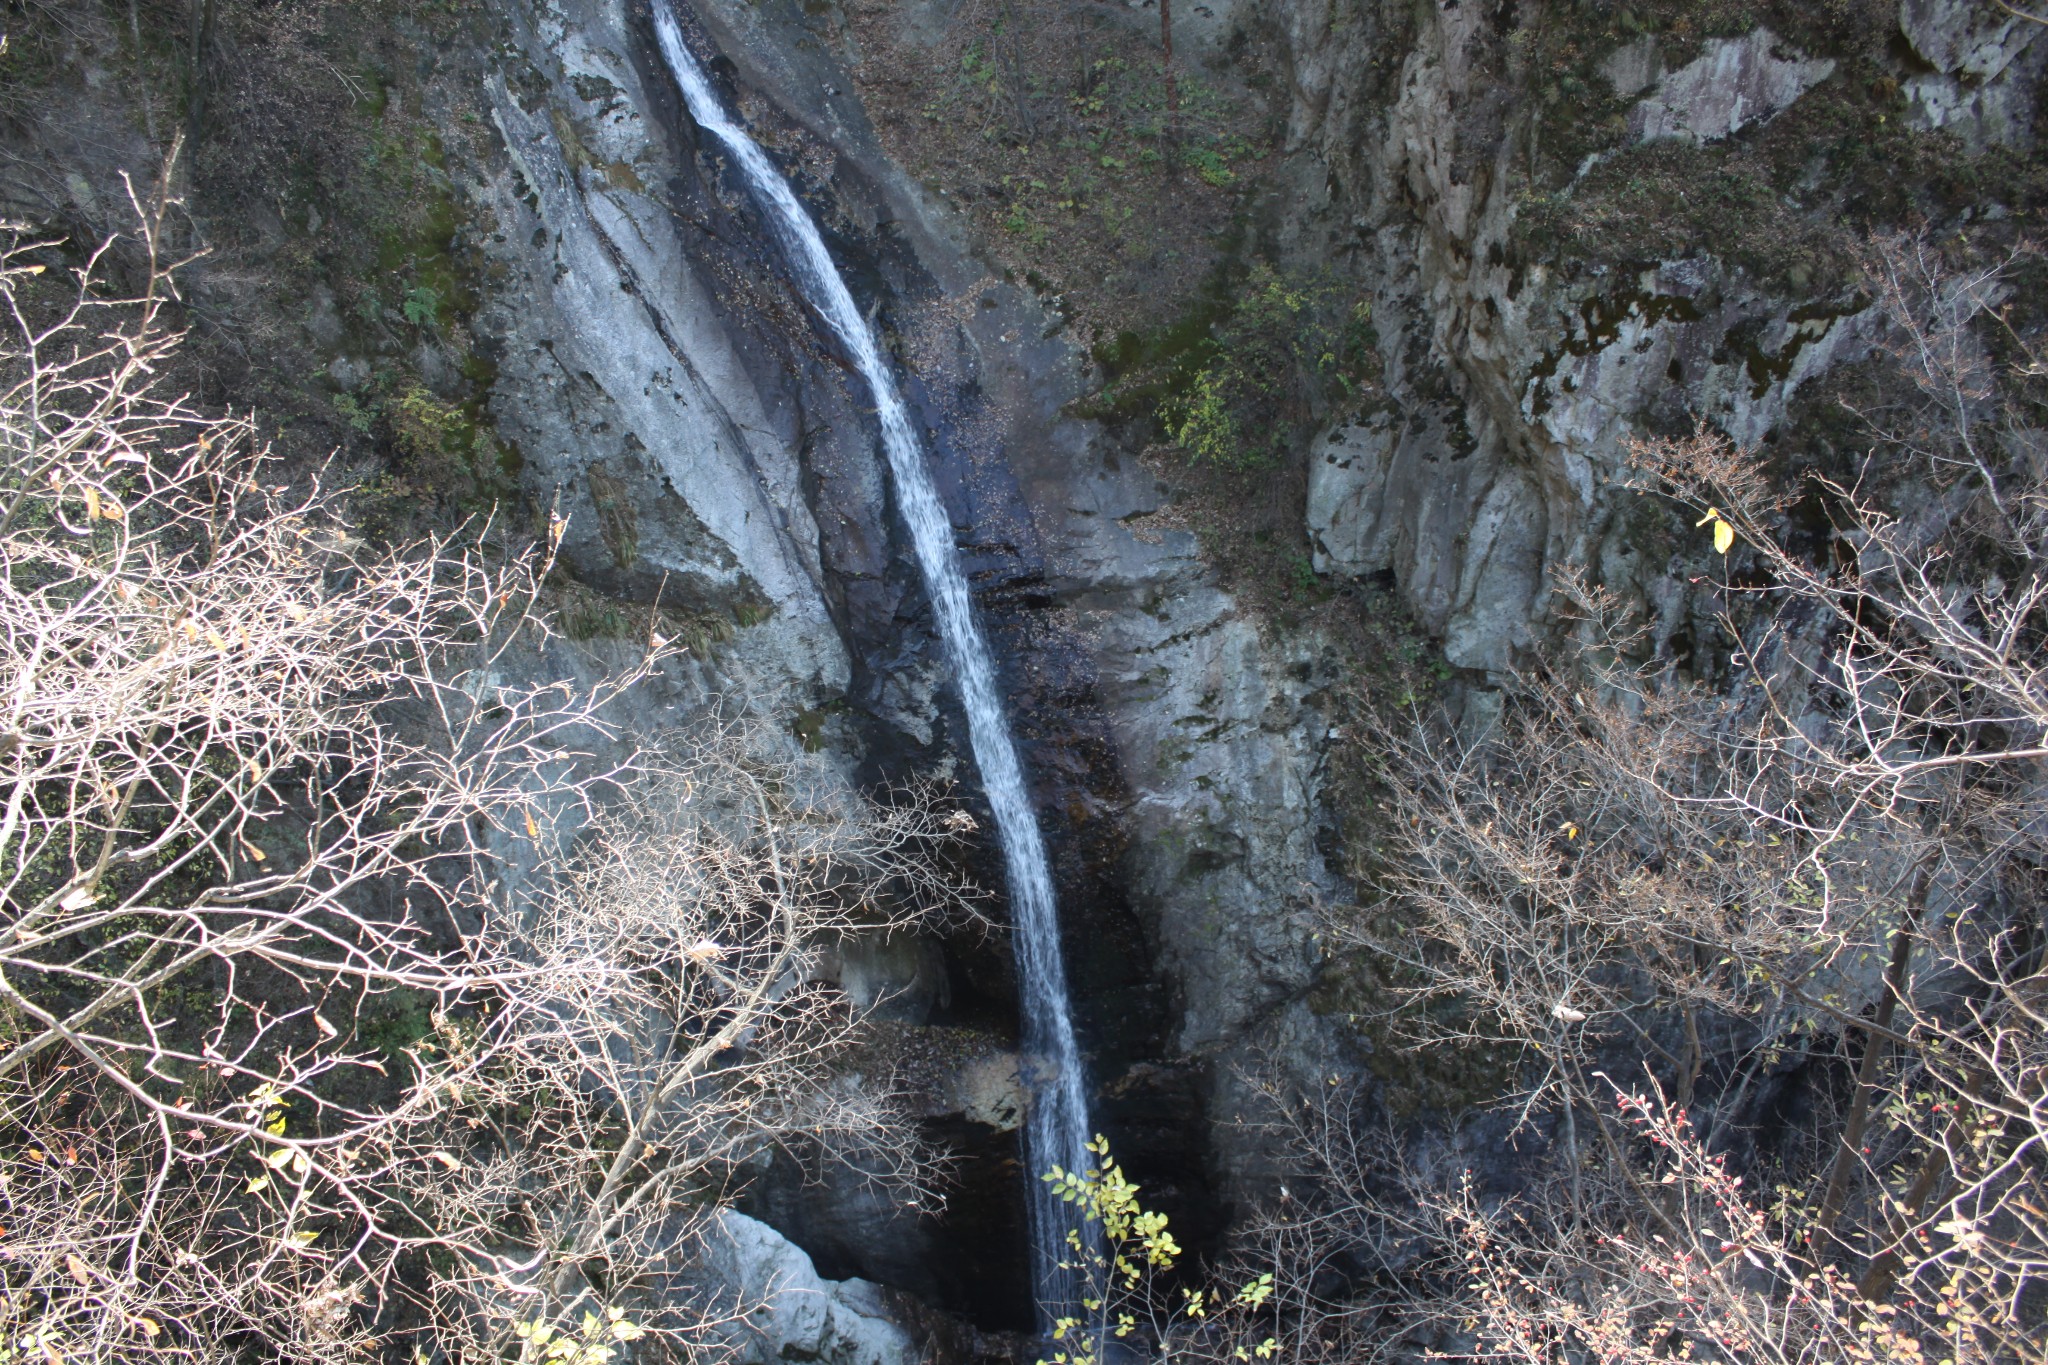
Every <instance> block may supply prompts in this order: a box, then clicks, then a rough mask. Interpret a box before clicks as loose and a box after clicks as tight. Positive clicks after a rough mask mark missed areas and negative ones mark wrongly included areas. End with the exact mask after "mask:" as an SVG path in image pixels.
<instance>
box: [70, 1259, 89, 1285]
mask: <svg viewBox="0 0 2048 1365" xmlns="http://www.w3.org/2000/svg"><path fill="white" fill-rule="evenodd" d="M64 1268H65V1269H66V1270H68V1271H70V1272H71V1278H72V1279H74V1280H76V1281H78V1282H79V1283H80V1284H81V1285H89V1284H91V1283H92V1272H91V1271H90V1270H87V1269H86V1268H85V1262H84V1261H81V1260H79V1259H78V1257H77V1256H76V1255H68V1256H66V1257H65V1258H64Z"/></svg>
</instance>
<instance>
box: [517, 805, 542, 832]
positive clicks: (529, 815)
mask: <svg viewBox="0 0 2048 1365" xmlns="http://www.w3.org/2000/svg"><path fill="white" fill-rule="evenodd" d="M520 814H521V815H524V816H525V817H526V837H527V838H529V839H538V838H540V826H538V825H536V824H534V823H533V812H532V811H530V810H529V811H521V812H520Z"/></svg>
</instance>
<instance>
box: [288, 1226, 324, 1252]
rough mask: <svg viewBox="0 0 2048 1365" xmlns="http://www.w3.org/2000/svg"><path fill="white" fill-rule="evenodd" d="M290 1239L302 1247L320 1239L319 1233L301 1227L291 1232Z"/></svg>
mask: <svg viewBox="0 0 2048 1365" xmlns="http://www.w3.org/2000/svg"><path fill="white" fill-rule="evenodd" d="M292 1240H293V1241H294V1242H297V1243H298V1244H299V1245H300V1246H302V1247H309V1246H311V1245H313V1243H315V1242H317V1241H319V1240H320V1234H319V1233H317V1232H314V1231H313V1230H312V1229H311V1228H301V1229H299V1230H298V1231H297V1232H295V1233H293V1234H292Z"/></svg>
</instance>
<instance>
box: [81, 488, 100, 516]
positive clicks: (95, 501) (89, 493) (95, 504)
mask: <svg viewBox="0 0 2048 1365" xmlns="http://www.w3.org/2000/svg"><path fill="white" fill-rule="evenodd" d="M99 516H100V490H99V489H97V488H94V487H93V486H92V485H91V484H87V485H86V488H85V519H86V520H87V521H98V520H99Z"/></svg>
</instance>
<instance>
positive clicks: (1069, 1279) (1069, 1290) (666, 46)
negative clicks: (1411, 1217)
mask: <svg viewBox="0 0 2048 1365" xmlns="http://www.w3.org/2000/svg"><path fill="white" fill-rule="evenodd" d="M654 27H655V34H656V37H657V39H658V40H659V42H660V44H661V53H662V57H663V59H664V60H666V61H667V63H668V68H669V72H670V74H672V75H673V76H674V77H675V81H676V85H677V87H678V88H679V89H680V90H681V91H682V95H683V102H684V103H685V104H687V105H688V106H689V110H690V117H691V118H693V119H695V120H696V121H697V125H698V126H699V127H700V128H702V129H704V130H705V131H706V132H708V133H710V134H711V135H712V136H713V137H715V138H717V139H718V140H719V142H721V143H722V144H724V146H725V149H726V151H727V152H728V153H730V154H731V156H732V158H733V161H734V162H735V163H736V164H737V165H738V167H739V169H740V173H741V174H742V175H743V176H745V178H746V181H747V185H748V187H749V189H750V190H751V191H752V192H753V194H754V196H755V198H756V200H757V201H758V202H759V203H760V206H761V210H762V212H763V214H764V216H765V217H766V218H767V220H768V224H769V227H770V230H771V231H773V232H774V234H775V237H776V239H777V241H778V242H779V243H780V245H781V247H782V249H783V251H784V252H785V254H786V255H787V256H788V258H789V262H790V265H791V268H792V269H793V271H794V272H795V275H796V278H797V283H798V285H799V286H800V287H801V288H802V289H803V291H804V293H805V294H806V295H807V296H808V298H809V300H810V303H811V306H812V307H813V308H815V309H817V310H818V313H819V315H820V316H821V317H823V318H824V320H825V323H826V325H827V326H829V327H830V328H831V329H832V330H833V332H834V333H835V334H837V335H838V337H839V339H840V341H841V343H843V344H844V345H845V347H846V349H847V351H848V352H849V353H850V354H851V356H852V357H853V361H854V364H855V365H856V366H857V367H858V368H859V369H860V372H861V376H862V378H864V379H866V380H867V384H868V388H869V390H870V391H871V392H872V393H873V394H874V399H875V411H876V414H877V416H878V417H879V418H880V419H881V427H882V447H883V450H884V451H885V453H886V454H887V456H888V460H889V469H890V473H891V474H892V475H893V477H894V479H895V483H896V501H897V505H898V507H899V509H900V510H901V511H902V513H903V520H904V521H905V522H906V523H907V524H908V525H909V528H910V538H911V542H912V544H913V545H914V546H915V548H916V552H917V561H918V566H919V568H920V569H922V570H923V573H924V582H925V590H926V591H927V592H928V593H929V594H930V595H931V601H932V609H933V611H934V612H935V613H936V614H937V616H938V624H939V638H940V639H941V641H942V642H943V643H944V645H945V649H946V655H947V658H948V659H949V661H950V662H951V663H952V665H953V671H954V675H955V676H956V677H957V678H958V679H959V682H960V693H961V700H962V702H963V703H964V704H965V708H966V711H967V732H968V741H969V743H970V744H971V745H972V746H973V749H974V761H975V763H976V765H977V766H979V767H980V769H981V780H982V784H983V786H984V787H985V788H986V789H987V792H988V802H989V806H990V808H991V810H992V812H993V814H994V816H995V822H996V833H997V835H998V837H999V838H1000V840H1001V842H1002V848H1003V859H1004V863H1005V866H1006V868H1007V870H1008V874H1009V884H1010V905H1011V917H1012V919H1013V921H1014V931H1013V932H1014V939H1015V946H1016V954H1017V985H1018V990H1019V993H1020V994H1021V996H1022V997H1023V1002H1024V1004H1023V1012H1024V1048H1025V1052H1026V1055H1027V1056H1029V1057H1030V1058H1032V1059H1033V1062H1034V1065H1033V1067H1032V1068H1031V1069H1032V1070H1033V1071H1035V1072H1036V1074H1035V1075H1031V1076H1027V1077H1026V1082H1027V1084H1029V1085H1030V1087H1031V1092H1032V1099H1031V1106H1030V1113H1029V1116H1028V1118H1027V1119H1026V1123H1025V1155H1026V1159H1027V1161H1028V1164H1029V1166H1030V1174H1031V1176H1032V1179H1031V1181H1030V1186H1031V1188H1030V1190H1029V1192H1028V1194H1027V1198H1028V1199H1029V1201H1030V1208H1031V1256H1032V1276H1033V1289H1034V1291H1035V1293H1036V1295H1037V1300H1038V1308H1039V1313H1040V1315H1041V1318H1042V1319H1044V1321H1045V1323H1046V1324H1047V1325H1049V1324H1050V1323H1051V1321H1052V1320H1054V1319H1057V1318H1059V1317H1062V1316H1067V1315H1073V1316H1081V1313H1080V1308H1079V1305H1080V1300H1081V1292H1080V1285H1081V1280H1080V1277H1079V1276H1077V1275H1076V1274H1075V1273H1074V1272H1073V1271H1072V1270H1069V1269H1064V1268H1062V1262H1066V1261H1071V1259H1072V1252H1071V1250H1070V1248H1069V1240H1068V1239H1069V1234H1070V1233H1073V1234H1079V1235H1080V1236H1081V1237H1083V1238H1084V1239H1087V1238H1089V1236H1090V1234H1089V1232H1088V1230H1087V1229H1086V1227H1085V1226H1084V1225H1083V1224H1082V1223H1081V1221H1080V1219H1079V1218H1078V1216H1077V1214H1076V1212H1075V1210H1074V1209H1073V1207H1072V1206H1071V1205H1068V1204H1066V1203H1063V1202H1062V1201H1061V1200H1060V1199H1059V1198H1058V1197H1057V1196H1056V1195H1054V1194H1053V1192H1052V1190H1051V1188H1050V1187H1049V1186H1048V1185H1046V1184H1045V1183H1044V1182H1043V1181H1042V1180H1040V1179H1038V1178H1037V1177H1038V1176H1040V1175H1042V1174H1043V1173H1044V1172H1045V1171H1047V1170H1048V1169H1050V1168H1051V1167H1053V1166H1059V1167H1061V1168H1062V1169H1064V1170H1069V1171H1082V1170H1086V1169H1087V1167H1088V1162H1089V1158H1088V1152H1087V1148H1086V1143H1087V1140H1088V1105H1087V1099H1086V1096H1085V1093H1084V1091H1083V1088H1082V1082H1081V1058H1080V1053H1079V1052H1078V1050H1077V1049H1076V1048H1075V1045H1074V1024H1073V1018H1072V1015H1071V1014H1070V1012H1069V1010H1068V1006H1067V973H1066V967H1065V965H1064V964H1063V963H1062V961H1061V958H1060V932H1059V917H1058V913H1057V911H1056V909H1055V908H1054V904H1053V891H1052V873H1051V869H1050V867H1049V865H1048V864H1047V862H1046V856H1045V841H1044V839H1043V838H1042V836H1041V835H1040V833H1039V829H1038V818H1037V816H1035V815H1034V814H1033V813H1032V810H1031V802H1030V800H1029V798H1028V796H1027V795H1026V793H1025V788H1024V772H1023V768H1022V766H1021V765H1020V764H1019V763H1018V760H1017V749H1016V745H1015V744H1014V743H1013V742H1012V741H1011V738H1010V726H1009V721H1008V718H1007V717H1006V716H1005V715H1004V714H1003V705H1002V702H1001V700H1000V699H999V698H998V697H997V695H996V681H995V667H994V665H993V663H992V662H991V661H990V658H989V652H988V643H987V641H985V640H984V639H983V638H982V635H981V629H980V627H979V626H978V625H977V624H976V623H975V620H974V608H973V604H972V601H971V599H970V598H969V597H968V593H967V578H966V575H965V574H963V573H962V572H961V569H960V561H959V556H958V553H957V550H956V548H955V546H954V543H953V526H952V523H951V521H950V520H949V519H948V518H947V516H946V511H945V508H944V506H943V505H942V504H941V503H940V502H939V495H938V490H937V489H936V488H935V487H934V486H933V484H932V479H931V473H930V471H929V470H928V469H927V468H926V467H925V455H924V450H923V447H922V446H921V444H920V443H919V441H918V439H917V434H916V428H915V427H913V426H912V424H911V418H910V413H909V411H908V410H907V409H906V408H905V407H904V405H903V398H902V395H901V394H900V393H898V392H897V389H896V380H895V376H894V375H892V374H891V373H890V371H889V367H888V365H887V363H886V362H885V361H884V360H883V358H882V352H881V348H880V346H878V345H877V344H876V341H875V337H874V333H873V332H872V331H871V330H870V329H869V327H868V324H867V321H866V319H864V318H863V317H862V316H861V314H860V310H859V309H858V308H856V307H855V306H854V302H853V296H852V295H851V294H850V293H848V292H847V288H846V282H845V281H844V280H843V279H841V278H840V275H839V270H838V267H837V266H835V265H834V264H833V262H832V256H831V253H829V252H828V251H826V249H825V243H824V240H823V239H822V238H821V237H819V235H818V226H817V224H816V223H814V222H813V221H812V220H811V216H810V214H809V213H807V212H805V210H804V207H803V205H802V204H801V203H800V202H799V201H798V200H797V197H796V193H795V191H793V190H792V189H790V187H789V184H788V182H787V181H785V180H784V179H783V177H782V175H781V173H780V172H779V171H777V170H776V169H775V166H774V164H773V163H772V162H770V161H769V160H768V158H767V156H766V155H765V154H764V153H763V152H762V151H761V149H760V148H759V147H758V146H756V145H755V143H754V140H753V139H752V138H750V137H748V136H747V133H746V130H745V129H743V128H741V127H740V126H739V125H738V124H737V123H735V122H734V121H732V120H731V119H729V118H727V117H726V114H725V110H724V109H723V107H721V106H720V104H719V102H718V98H717V96H716V95H715V94H714V93H713V91H712V89H711V84H710V82H709V80H707V79H706V77H705V74H704V71H703V68H702V67H700V66H699V65H698V63H697V59H696V57H695V56H694V55H693V54H692V53H691V52H690V49H689V48H688V46H686V45H685V43H684V42H683V34H682V29H681V28H680V27H679V26H678V25H677V23H676V19H675V16H674V14H672V13H671V12H670V10H669V8H668V6H667V5H666V4H665V3H662V2H661V0H657V3H656V4H655V6H654ZM1083 1245H1084V1246H1090V1245H1092V1242H1091V1241H1088V1240H1084V1241H1083Z"/></svg>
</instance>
